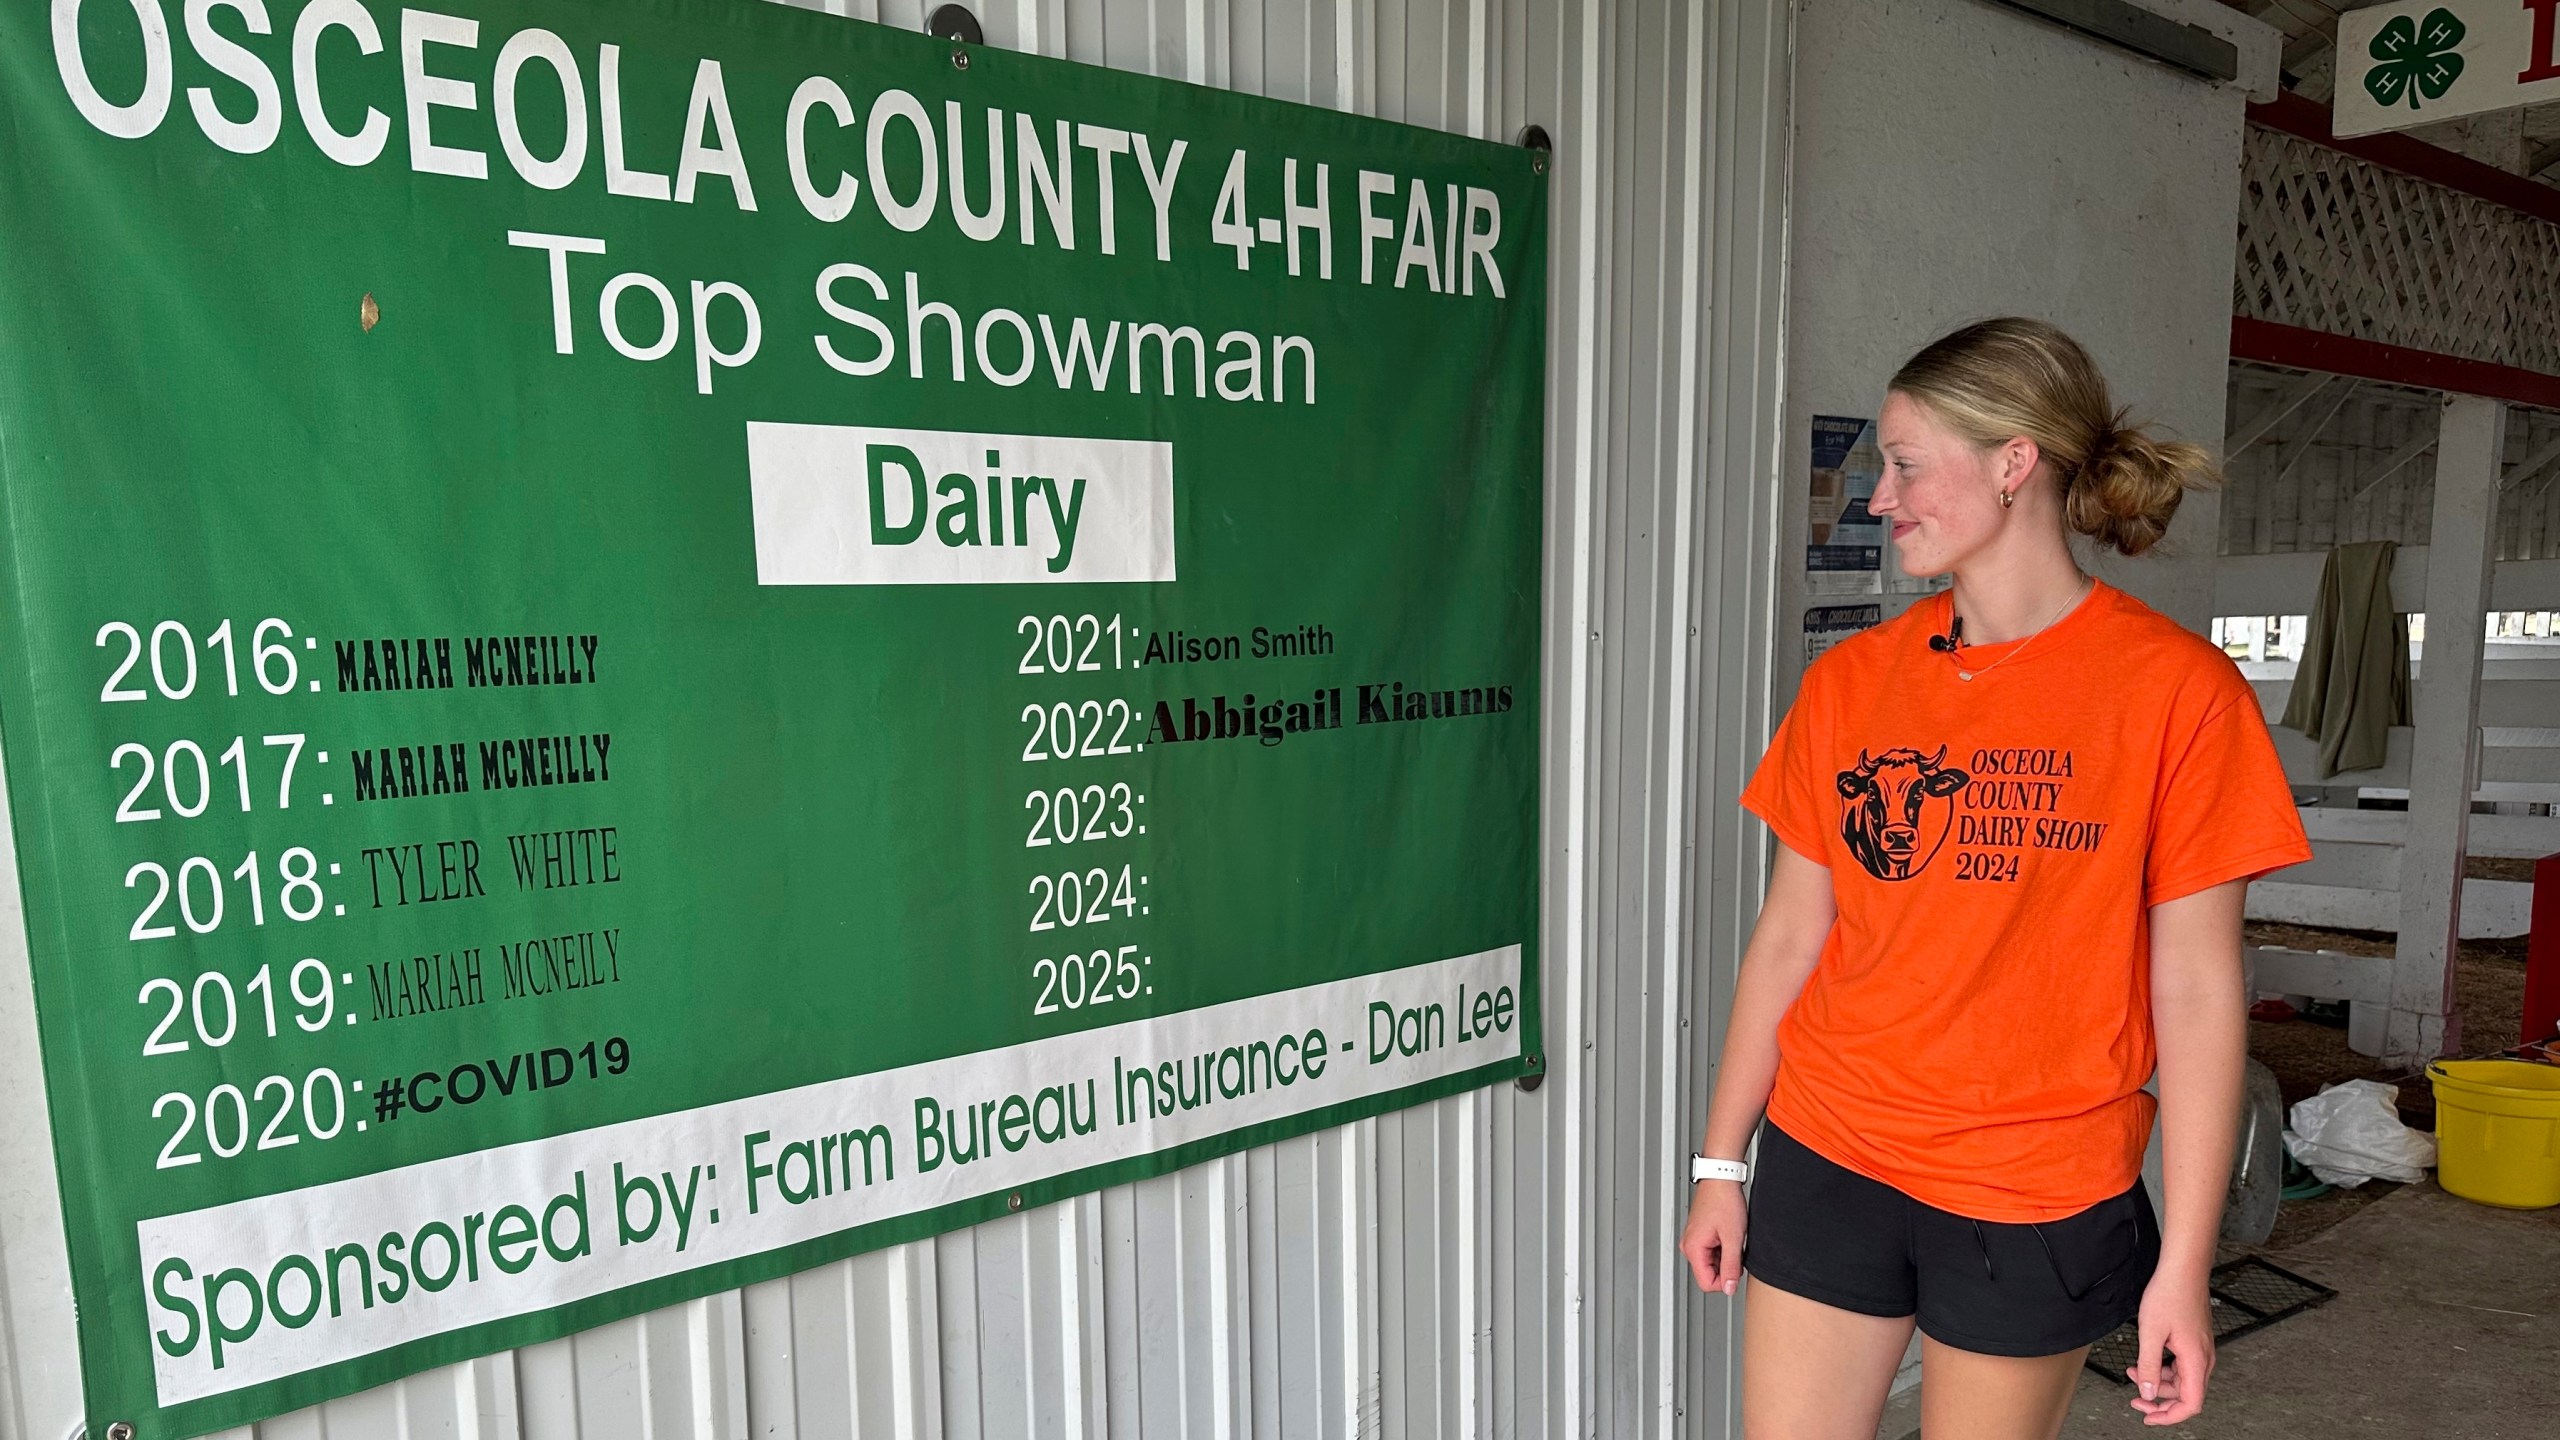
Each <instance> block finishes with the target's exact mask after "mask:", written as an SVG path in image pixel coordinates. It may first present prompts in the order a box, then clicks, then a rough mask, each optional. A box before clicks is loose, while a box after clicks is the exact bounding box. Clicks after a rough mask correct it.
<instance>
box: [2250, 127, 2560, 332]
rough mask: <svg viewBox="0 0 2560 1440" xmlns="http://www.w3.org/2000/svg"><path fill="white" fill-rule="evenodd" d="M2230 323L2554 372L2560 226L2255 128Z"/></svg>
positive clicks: (2559, 307)
mask: <svg viewBox="0 0 2560 1440" xmlns="http://www.w3.org/2000/svg"><path fill="white" fill-rule="evenodd" d="M2241 172H2242V181H2243V184H2242V190H2241V198H2240V248H2239V262H2238V266H2237V273H2236V274H2235V275H2234V277H2233V285H2232V296H2231V310H2232V313H2233V314H2234V315H2239V316H2244V317H2247V318H2250V319H2257V320H2269V321H2274V322H2276V323H2278V324H2283V325H2294V326H2300V327H2302V328H2304V329H2308V330H2318V331H2323V332H2326V333H2328V334H2332V335H2348V336H2353V337H2355V338H2357V339H2361V340H2372V341H2377V342H2380V343H2383V344H2388V345H2405V346H2409V347H2412V348H2415V349H2420V350H2428V351H2433V352H2435V353H2437V354H2441V355H2455V356H2460V357H2462V358H2464V359H2469V360H2483V361H2488V362H2490V363H2493V364H2498V365H2510V366H2514V367H2517V368H2519V369H2524V370H2533V371H2539V372H2541V373H2543V374H2546V375H2550V374H2560V226H2555V225H2552V224H2550V223H2548V222H2546V221H2543V220H2540V219H2537V218H2535V217H2533V216H2530V215H2525V214H2522V213H2520V212H2518V211H2515V210H2511V209H2508V208H2507V207H2505V206H2503V205H2498V204H2494V203H2492V202H2490V201H2488V200H2483V199H2480V198H2478V197H2477V196H2472V195H2466V194H2464V193H2462V192H2460V191H2457V190H2450V189H2447V188H2445V187H2443V186H2441V185H2433V184H2429V183H2428V182H2426V181H2424V180H2418V179H2414V178H2412V177H2410V176H2407V175H2403V174H2401V173H2400V172H2398V171H2396V170H2388V169H2385V168H2383V167H2382V166H2380V165H2376V164H2373V163H2371V162H2369V161H2366V160H2361V159H2358V158H2356V157H2355V156H2352V155H2347V154H2343V153H2341V152H2339V151H2336V150H2332V149H2329V148H2327V147H2326V146H2322V145H2315V144H2312V143H2311V142H2309V141H2307V140H2303V139H2300V138H2297V137H2295V136H2292V135H2288V134H2285V133H2283V132H2281V131H2277V130H2270V129H2267V128H2264V127H2262V126H2256V125H2252V126H2250V127H2249V128H2248V132H2247V140H2246V143H2245V145H2244V147H2243V151H2242V161H2241Z"/></svg>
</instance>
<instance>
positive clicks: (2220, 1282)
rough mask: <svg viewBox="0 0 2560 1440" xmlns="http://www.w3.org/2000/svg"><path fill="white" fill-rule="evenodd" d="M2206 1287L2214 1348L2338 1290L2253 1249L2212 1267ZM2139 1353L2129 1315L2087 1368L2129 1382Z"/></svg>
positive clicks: (2094, 1349) (2099, 1345)
mask: <svg viewBox="0 0 2560 1440" xmlns="http://www.w3.org/2000/svg"><path fill="white" fill-rule="evenodd" d="M2209 1289H2210V1291H2211V1293H2212V1296H2213V1343H2214V1346H2215V1347H2216V1348H2217V1349H2219V1348H2220V1347H2221V1346H2223V1345H2225V1344H2228V1343H2229V1342H2231V1341H2233V1340H2236V1339H2238V1338H2240V1337H2241V1336H2243V1335H2246V1334H2249V1333H2250V1332H2251V1331H2255V1330H2264V1329H2265V1328H2267V1327H2268V1326H2270V1325H2273V1324H2274V1323H2276V1322H2277V1321H2279V1320H2285V1319H2290V1318H2291V1317H2293V1316H2296V1315H2299V1314H2301V1313H2302V1312H2303V1311H2305V1310H2308V1309H2311V1308H2312V1307H2313V1306H2316V1305H2322V1304H2325V1303H2327V1302H2328V1301H2329V1300H2331V1299H2333V1298H2335V1297H2336V1295H2337V1293H2338V1292H2337V1291H2335V1290H2332V1289H2330V1288H2329V1287H2328V1286H2326V1285H2323V1284H2321V1283H2319V1282H2318V1281H2316V1280H2305V1279H2303V1278H2302V1277H2301V1276H2299V1275H2296V1274H2294V1273H2293V1272H2292V1271H2290V1270H2287V1269H2284V1268H2282V1267H2280V1266H2276V1265H2270V1264H2268V1263H2267V1262H2266V1261H2264V1260H2261V1259H2259V1258H2258V1257H2257V1256H2255V1255H2251V1256H2248V1257H2246V1258H2244V1259H2239V1260H2232V1261H2227V1262H2225V1263H2223V1264H2220V1265H2216V1266H2215V1267H2213V1279H2212V1280H2211V1281H2210V1282H2209ZM2141 1353H2142V1331H2141V1328H2140V1327H2139V1326H2138V1325H2136V1324H2135V1323H2134V1322H2133V1321H2130V1320H2128V1321H2126V1322H2125V1323H2124V1324H2122V1325H2119V1326H2117V1327H2116V1329H2115V1332H2114V1333H2113V1334H2110V1335H2109V1336H2107V1338H2105V1339H2103V1340H2101V1341H2099V1342H2098V1343H2097V1344H2096V1345H2094V1346H2092V1347H2090V1350H2089V1362H2088V1363H2089V1368H2090V1369H2092V1370H2095V1371H2097V1372H2098V1373H2099V1374H2101V1375H2104V1376H2106V1377H2107V1378H2108V1379H2110V1380H2113V1381H2114V1382H2116V1383H2117V1384H2119V1385H2124V1386H2128V1387H2129V1386H2131V1385H2132V1384H2133V1382H2132V1381H2131V1380H2129V1379H2127V1378H2126V1377H2125V1373H2124V1372H2125V1371H2127V1370H2129V1369H2131V1368H2132V1367H2133V1365H2134V1362H2135V1361H2137V1360H2139V1359H2140V1358H2141Z"/></svg>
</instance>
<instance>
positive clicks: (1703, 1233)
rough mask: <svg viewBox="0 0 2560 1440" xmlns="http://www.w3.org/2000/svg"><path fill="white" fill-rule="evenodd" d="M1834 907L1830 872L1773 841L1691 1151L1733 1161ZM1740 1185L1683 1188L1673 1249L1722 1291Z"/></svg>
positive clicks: (1735, 1256)
mask: <svg viewBox="0 0 2560 1440" xmlns="http://www.w3.org/2000/svg"><path fill="white" fill-rule="evenodd" d="M1837 914H1838V910H1837V908H1836V906H1835V903H1834V901H1833V898H1832V894H1831V871H1830V870H1829V869H1827V868H1826V867H1824V866H1823V865H1822V864H1821V863H1819V862H1818V861H1814V860H1811V859H1808V858H1806V857H1805V856H1804V855H1802V854H1799V853H1798V852H1797V851H1796V850H1794V849H1793V848H1792V847H1790V846H1787V845H1784V844H1781V845H1780V846H1778V861H1777V865H1776V867H1775V868H1774V869H1773V870H1772V871H1771V872H1770V875H1769V895H1768V898H1767V899H1766V900H1764V901H1762V902H1761V906H1760V919H1759V921H1758V923H1757V924H1755V925H1754V926H1753V927H1752V930H1751V943H1750V945H1749V946H1747V947H1745V949H1744V950H1743V953H1742V971H1741V974H1740V975H1738V976H1737V977H1736V978H1735V981H1734V987H1733V1009H1732V1014H1731V1016H1730V1018H1729V1019H1727V1021H1726V1022H1725V1031H1724V1052H1723V1055H1722V1057H1721V1059H1720V1060H1719V1062H1718V1064H1717V1074H1716V1083H1715V1089H1714V1092H1713V1094H1712V1096H1711V1098H1710V1099H1709V1100H1708V1102H1707V1128H1706V1143H1705V1144H1704V1145H1702V1146H1701V1147H1700V1148H1699V1153H1700V1154H1702V1155H1706V1156H1708V1157H1710V1158H1713V1159H1719V1160H1739V1159H1741V1158H1742V1153H1743V1150H1744V1147H1746V1146H1747V1145H1748V1144H1749V1143H1750V1140H1751V1132H1752V1130H1753V1129H1754V1128H1755V1127H1757V1126H1758V1125H1759V1123H1760V1112H1761V1110H1762V1108H1763V1107H1765V1106H1766V1105H1767V1104H1768V1103H1769V1089H1770V1087H1771V1086H1772V1085H1774V1084H1775V1083H1776V1082H1777V1076H1778V1020H1779V1018H1780V1017H1781V1016H1783V1015H1785V1014H1786V1013H1787V1007H1788V1006H1789V1005H1791V1004H1794V1003H1795V998H1796V995H1797V994H1798V992H1800V991H1802V990H1803V989H1804V982H1805V980H1806V979H1807V978H1808V977H1809V976H1811V975H1812V974H1813V967H1814V965H1815V963H1816V962H1818V961H1819V960H1820V959H1821V958H1822V943H1823V941H1824V940H1825V939H1826V938H1828V937H1829V935H1830V933H1831V923H1832V921H1833V919H1834V918H1836V916H1837ZM1742 1226H1743V1204H1742V1187H1741V1186H1740V1185H1739V1184H1737V1183H1735V1182H1733V1181H1730V1180H1701V1181H1699V1182H1697V1184H1696V1185H1695V1186H1694V1187H1693V1188H1692V1190H1691V1194H1690V1199H1689V1220H1688V1224H1687V1225H1686V1226H1685V1227H1683V1229H1682V1231H1681V1235H1680V1253H1681V1256H1682V1257H1683V1258H1685V1259H1686V1260H1687V1261H1688V1262H1689V1270H1690V1273H1691V1274H1692V1275H1693V1276H1694V1277H1695V1278H1696V1280H1697V1282H1698V1288H1699V1289H1701V1290H1721V1291H1723V1292H1724V1293H1725V1294H1727V1295H1730V1294H1732V1293H1733V1292H1734V1288H1735V1286H1736V1285H1737V1284H1738V1283H1739V1282H1740V1281H1741V1279H1742Z"/></svg>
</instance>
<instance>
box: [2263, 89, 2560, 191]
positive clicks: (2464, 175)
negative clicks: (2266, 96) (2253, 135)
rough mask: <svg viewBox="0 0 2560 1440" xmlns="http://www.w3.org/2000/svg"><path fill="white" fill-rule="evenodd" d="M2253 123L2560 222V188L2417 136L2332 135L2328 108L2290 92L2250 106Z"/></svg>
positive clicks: (2429, 181)
mask: <svg viewBox="0 0 2560 1440" xmlns="http://www.w3.org/2000/svg"><path fill="white" fill-rule="evenodd" d="M2249 122H2250V123H2251V124H2253V125H2264V126H2265V127H2267V128H2268V129H2270V130H2281V131H2283V132H2284V133H2285V134H2287V135H2297V136H2300V137H2301V138H2303V139H2305V140H2308V141H2310V142H2312V143H2313V144H2315V145H2325V146H2327V147H2329V148H2330V149H2332V150H2335V151H2338V152H2339V153H2341V154H2345V155H2353V156H2355V157H2356V158H2357V159H2359V160H2367V161H2371V162H2372V163H2374V164H2376V165H2379V166H2381V167H2383V168H2384V169H2386V170H2397V171H2399V172H2400V173H2401V174H2403V175H2409V176H2413V177H2415V178H2417V179H2420V180H2424V181H2426V182H2427V183H2428V184H2430V185H2441V186H2443V187H2445V188H2446V189H2448V190H2459V191H2461V192H2462V193H2463V194H2465V195H2474V196H2477V197H2479V198H2480V199H2483V200H2486V201H2488V202H2490V203H2491V204H2494V205H2503V206H2505V207H2506V208H2508V209H2510V210H2521V211H2523V212H2524V213H2525V214H2527V215H2531V216H2533V217H2534V218H2536V219H2539V220H2548V221H2550V222H2551V223H2552V224H2555V225H2560V190H2555V189H2553V188H2551V187H2550V186H2548V185H2539V184H2536V183H2534V182H2533V181H2531V180H2529V179H2526V178H2525V177H2524V176H2522V175H2510V174H2508V173H2507V172H2506V171H2504V170H2501V169H2499V168H2498V167H2497V166H2495V165H2484V164H2482V163H2480V162H2479V161H2477V160H2474V159H2472V158H2471V157H2469V156H2467V155H2456V154H2454V153H2453V152H2452V151H2450V150H2446V149H2442V148H2440V147H2438V146H2434V145H2430V144H2428V143H2426V142H2425V141H2423V140H2412V139H2410V138H2409V137H2408V136H2406V135H2391V134H2383V135H2359V136H2357V137H2355V138H2354V139H2352V140H2341V139H2338V138H2337V137H2336V136H2334V135H2331V134H2330V133H2329V109H2328V107H2327V106H2325V105H2321V104H2319V103H2317V102H2315V101H2311V100H2305V99H2303V98H2302V97H2301V96H2299V95H2296V94H2294V93H2293V92H2292V91H2290V90H2287V91H2284V92H2283V93H2281V94H2279V95H2277V96H2276V98H2275V99H2273V100H2270V101H2268V102H2267V103H2266V104H2263V105H2252V106H2250V107H2249Z"/></svg>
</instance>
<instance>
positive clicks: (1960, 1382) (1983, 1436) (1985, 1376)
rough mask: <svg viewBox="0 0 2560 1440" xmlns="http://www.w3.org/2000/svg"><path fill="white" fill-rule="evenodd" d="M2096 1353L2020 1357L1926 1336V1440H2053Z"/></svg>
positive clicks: (1923, 1397)
mask: <svg viewBox="0 0 2560 1440" xmlns="http://www.w3.org/2000/svg"><path fill="white" fill-rule="evenodd" d="M2088 1357H2089V1347H2088V1346H2086V1345H2083V1346H2081V1347H2080V1348H2079V1349H2077V1350H2073V1351H2069V1352H2067V1353H2064V1354H2061V1355H2037V1356H2032V1357H2028V1358H2020V1357H2017V1356H2010V1355H1977V1354H1975V1353H1974V1352H1973V1351H1970V1350H1959V1349H1957V1348H1955V1347H1954V1346H1952V1345H1945V1344H1941V1343H1939V1342H1938V1341H1936V1340H1933V1339H1931V1338H1929V1337H1928V1336H1926V1335H1923V1336H1921V1337H1920V1434H1921V1436H1922V1437H1923V1440H2054V1437H2055V1436H2057V1435H2059V1434H2061V1433H2062V1422H2063V1421H2064V1420H2065V1419H2066V1418H2068V1417H2069V1416H2070V1413H2071V1396H2072V1394H2073V1392H2074V1391H2076V1390H2077V1389H2079V1386H2080V1365H2081V1362H2082V1361H2084V1360H2086V1359H2088Z"/></svg>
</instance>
